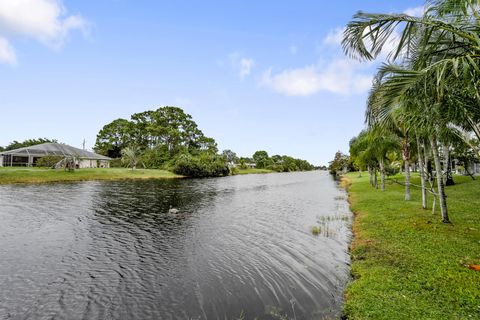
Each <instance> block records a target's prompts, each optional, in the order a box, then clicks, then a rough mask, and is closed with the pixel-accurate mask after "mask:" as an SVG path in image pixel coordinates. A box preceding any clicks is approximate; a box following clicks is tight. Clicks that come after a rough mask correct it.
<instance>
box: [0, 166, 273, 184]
mask: <svg viewBox="0 0 480 320" xmlns="http://www.w3.org/2000/svg"><path fill="white" fill-rule="evenodd" d="M270 173H275V171H273V170H268V169H241V170H240V171H239V172H237V173H236V174H234V175H230V176H235V175H248V174H270ZM146 179H188V177H185V176H182V175H178V174H175V173H173V172H171V171H168V170H161V169H135V170H131V169H129V168H83V169H77V170H75V171H72V172H69V171H65V170H63V169H49V168H26V167H2V168H0V185H11V184H44V183H61V182H82V181H113V180H146Z"/></svg>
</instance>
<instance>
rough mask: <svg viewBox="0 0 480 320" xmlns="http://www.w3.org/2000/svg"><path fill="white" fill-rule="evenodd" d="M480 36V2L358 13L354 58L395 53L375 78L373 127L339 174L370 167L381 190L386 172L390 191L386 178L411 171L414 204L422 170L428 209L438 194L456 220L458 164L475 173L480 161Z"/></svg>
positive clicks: (352, 35) (351, 37)
mask: <svg viewBox="0 0 480 320" xmlns="http://www.w3.org/2000/svg"><path fill="white" fill-rule="evenodd" d="M479 34H480V5H479V1H472V0H435V1H433V0H432V1H427V2H426V3H425V12H424V14H423V15H422V16H421V17H413V16H409V15H406V14H370V13H364V12H358V13H357V14H356V15H354V17H353V19H352V21H350V22H349V23H348V25H347V26H346V29H345V32H344V38H343V41H342V45H343V48H344V51H345V53H346V54H347V55H349V56H351V57H353V58H357V59H359V60H363V61H365V60H373V59H376V58H377V57H378V56H379V54H380V53H381V52H385V50H386V48H387V47H388V48H392V47H393V49H391V50H390V52H387V53H388V59H387V61H386V62H385V63H384V64H383V65H382V66H381V67H379V68H378V72H377V74H376V76H375V78H374V81H373V84H372V88H371V90H370V93H369V96H368V99H367V110H366V119H365V121H366V124H367V126H366V129H365V130H363V131H362V132H360V133H359V134H358V135H357V136H356V137H354V138H353V139H352V140H351V141H350V150H349V151H350V155H349V156H346V155H344V154H342V153H340V152H339V153H337V155H336V156H335V159H334V160H333V161H332V162H331V163H330V169H331V171H332V172H339V171H344V170H346V168H348V167H350V169H356V170H366V171H368V172H369V174H370V177H371V178H370V182H371V184H372V185H373V186H375V187H378V181H377V172H378V173H379V174H380V189H381V190H385V176H386V175H388V174H389V173H394V172H395V170H400V169H401V168H400V167H401V166H403V172H404V173H405V174H404V181H403V184H404V185H405V200H406V201H409V200H410V188H411V182H410V172H411V169H412V167H414V168H415V169H417V168H418V171H419V173H420V183H421V185H420V186H419V187H420V188H421V190H422V206H423V207H424V208H426V207H427V194H431V195H433V197H434V198H433V199H434V200H436V199H438V201H439V204H440V211H441V216H442V221H443V222H445V223H448V222H449V221H450V218H449V214H448V206H447V198H446V195H445V186H446V185H451V184H453V183H454V180H453V176H452V163H453V160H455V163H456V164H458V165H461V166H462V167H463V169H464V170H466V172H467V173H469V172H468V167H469V165H470V163H472V162H476V161H478V159H479V156H480V143H479V140H480V91H479V88H480V40H479ZM392 43H393V44H394V45H392ZM472 178H473V176H472ZM434 203H435V202H434Z"/></svg>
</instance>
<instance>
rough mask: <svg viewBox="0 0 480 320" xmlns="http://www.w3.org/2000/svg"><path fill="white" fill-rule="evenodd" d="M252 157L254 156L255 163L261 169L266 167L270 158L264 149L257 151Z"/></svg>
mask: <svg viewBox="0 0 480 320" xmlns="http://www.w3.org/2000/svg"><path fill="white" fill-rule="evenodd" d="M252 158H253V161H254V162H255V165H256V166H257V168H259V169H262V168H265V167H266V165H267V161H268V159H269V157H268V153H267V151H263V150H260V151H257V152H255V153H254V154H253V156H252Z"/></svg>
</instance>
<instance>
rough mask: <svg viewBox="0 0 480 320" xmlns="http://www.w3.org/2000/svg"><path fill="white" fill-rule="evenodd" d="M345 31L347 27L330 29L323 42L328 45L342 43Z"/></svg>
mask: <svg viewBox="0 0 480 320" xmlns="http://www.w3.org/2000/svg"><path fill="white" fill-rule="evenodd" d="M344 31H345V28H336V29H333V30H330V32H329V33H328V34H327V36H326V37H325V39H323V43H324V44H328V45H341V44H342V39H343V32H344Z"/></svg>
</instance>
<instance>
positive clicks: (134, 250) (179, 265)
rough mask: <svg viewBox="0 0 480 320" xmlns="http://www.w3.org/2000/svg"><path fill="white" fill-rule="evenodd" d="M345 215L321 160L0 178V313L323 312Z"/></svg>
mask: <svg viewBox="0 0 480 320" xmlns="http://www.w3.org/2000/svg"><path fill="white" fill-rule="evenodd" d="M171 207H174V208H177V209H179V212H178V214H171V213H169V208H171ZM350 219H351V215H350V213H349V211H348V204H347V203H346V201H345V195H344V191H343V190H340V189H339V188H337V187H336V185H335V183H334V182H333V181H332V180H331V179H330V177H329V176H328V175H327V174H326V173H320V172H310V173H288V174H269V175H249V176H236V177H226V178H217V179H203V180H165V181H153V180H152V181H150V180H149V181H114V182H82V183H70V184H50V185H30V186H19V185H16V186H1V187H0V221H1V224H0V319H237V318H239V317H240V316H243V318H245V319H253V318H255V317H256V318H258V319H323V318H325V317H332V318H335V317H338V316H339V314H340V309H341V301H342V291H343V288H344V285H345V282H346V281H347V279H348V262H349V257H348V253H347V244H348V241H349V238H350V231H349V223H350ZM317 225H318V226H320V229H321V230H322V231H323V232H320V234H319V235H318V236H315V235H312V233H311V231H310V230H311V228H312V226H317Z"/></svg>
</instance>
